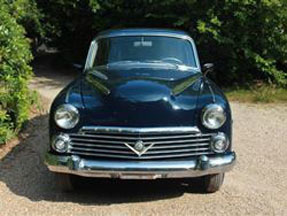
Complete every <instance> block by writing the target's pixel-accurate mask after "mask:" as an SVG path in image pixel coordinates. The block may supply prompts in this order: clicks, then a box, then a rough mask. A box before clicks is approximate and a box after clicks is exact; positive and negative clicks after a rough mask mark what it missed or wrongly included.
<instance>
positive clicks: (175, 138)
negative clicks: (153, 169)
mask: <svg viewBox="0 0 287 216" xmlns="http://www.w3.org/2000/svg"><path fill="white" fill-rule="evenodd" d="M212 135H214V134H202V133H200V131H199V130H198V129H197V128H195V127H176V128H171V127H167V128H140V129H137V128H118V127H84V128H82V129H81V130H80V132H79V133H77V134H70V138H71V143H70V148H69V153H71V154H74V155H86V156H95V157H103V158H118V159H136V160H144V159H151V160H152V159H164V158H180V157H189V156H198V155H207V154H212V153H213V152H212V151H211V149H210V145H209V143H210V138H211V136H212ZM139 140H141V141H143V143H144V145H145V146H149V145H151V144H153V145H152V147H151V148H150V149H148V150H147V151H146V152H145V153H144V154H142V155H141V156H138V155H137V154H136V153H135V152H133V151H132V150H131V149H130V148H129V147H128V146H127V145H126V144H128V145H130V146H134V145H135V143H136V142H137V141H139ZM125 143H126V144H125Z"/></svg>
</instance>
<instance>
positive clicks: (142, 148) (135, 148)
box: [124, 140, 154, 157]
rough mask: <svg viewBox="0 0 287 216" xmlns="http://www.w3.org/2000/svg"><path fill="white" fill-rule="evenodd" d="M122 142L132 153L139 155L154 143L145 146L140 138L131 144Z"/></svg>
mask: <svg viewBox="0 0 287 216" xmlns="http://www.w3.org/2000/svg"><path fill="white" fill-rule="evenodd" d="M124 144H125V145H126V146H127V147H128V148H129V149H131V150H132V151H133V152H134V153H136V154H137V155H138V156H139V157H140V156H142V155H143V154H144V153H146V152H147V151H148V150H149V149H150V148H151V147H153V145H154V143H151V144H150V145H148V146H146V145H145V144H144V142H143V141H142V140H138V141H136V142H135V144H134V145H133V146H132V145H130V144H128V143H124Z"/></svg>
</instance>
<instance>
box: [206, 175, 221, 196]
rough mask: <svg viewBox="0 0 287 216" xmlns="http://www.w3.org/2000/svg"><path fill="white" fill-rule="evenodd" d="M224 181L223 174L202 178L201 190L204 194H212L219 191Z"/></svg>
mask: <svg viewBox="0 0 287 216" xmlns="http://www.w3.org/2000/svg"><path fill="white" fill-rule="evenodd" d="M223 181H224V173H219V174H214V175H208V176H204V177H203V181H202V184H203V185H202V190H203V191H204V192H206V193H214V192H216V191H218V190H219V189H220V187H221V186H222V184H223Z"/></svg>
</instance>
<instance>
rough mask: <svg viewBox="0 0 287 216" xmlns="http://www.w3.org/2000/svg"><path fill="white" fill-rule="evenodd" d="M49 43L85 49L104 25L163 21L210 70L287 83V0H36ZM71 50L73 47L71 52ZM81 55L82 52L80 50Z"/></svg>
mask: <svg viewBox="0 0 287 216" xmlns="http://www.w3.org/2000/svg"><path fill="white" fill-rule="evenodd" d="M37 3H38V5H39V7H40V8H41V11H43V13H44V16H45V19H46V20H45V23H47V26H49V29H48V32H49V33H48V34H49V37H50V38H51V42H52V43H53V45H55V46H57V47H59V48H60V49H62V50H77V52H76V54H77V55H81V54H85V53H86V49H87V46H88V43H89V42H90V40H91V39H92V38H93V37H94V36H95V35H96V33H97V32H99V31H101V30H104V29H108V28H122V27H166V28H178V29H182V30H185V31H187V32H189V33H190V34H191V36H192V37H193V38H194V39H195V41H196V43H197V45H198V47H199V54H200V57H201V60H202V62H209V61H211V62H214V63H215V65H216V67H217V70H216V71H217V72H216V73H215V74H213V75H211V76H212V78H214V79H216V80H217V81H218V82H219V83H220V84H222V85H225V86H231V85H232V84H234V83H239V84H242V83H246V82H250V81H251V80H252V79H254V78H256V79H261V80H264V81H266V82H272V83H276V84H278V85H281V86H286V85H287V75H286V71H287V61H286V59H287V33H286V28H287V1H286V0H214V1H207V0H202V1H196V0H165V1H160V0H81V1H79V0H45V1H44V0H37ZM74 53H75V52H74ZM83 56H84V55H83Z"/></svg>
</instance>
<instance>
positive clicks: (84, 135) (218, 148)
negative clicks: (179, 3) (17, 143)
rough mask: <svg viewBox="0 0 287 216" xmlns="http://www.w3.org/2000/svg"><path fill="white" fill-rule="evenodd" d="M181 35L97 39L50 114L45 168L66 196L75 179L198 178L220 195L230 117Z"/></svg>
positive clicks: (135, 32) (139, 33) (147, 32)
mask: <svg viewBox="0 0 287 216" xmlns="http://www.w3.org/2000/svg"><path fill="white" fill-rule="evenodd" d="M212 70H213V64H211V63H209V64H205V65H203V67H201V66H200V62H199V58H198V55H197V51H196V46H195V43H194V41H193V40H192V38H191V37H190V36H189V35H188V34H187V33H185V32H182V31H176V30H164V29H121V30H110V31H105V32H102V33H100V34H99V35H98V36H97V37H96V38H95V39H94V40H93V41H92V42H91V45H90V49H89V52H88V56H87V60H86V63H85V66H84V67H83V70H82V73H81V74H80V75H79V77H78V78H77V79H76V80H74V81H73V82H72V83H70V84H69V85H68V86H67V87H66V88H64V89H63V90H62V91H61V93H60V94H59V95H58V96H57V97H56V99H55V100H54V102H53V104H52V107H51V111H50V122H49V124H50V148H49V151H48V152H47V154H46V158H45V163H46V164H47V166H48V168H49V170H51V171H52V172H56V173H57V174H58V176H59V177H58V178H59V182H60V183H61V185H62V186H63V187H64V188H65V189H71V187H72V183H73V181H71V177H72V176H74V175H78V176H83V177H96V178H98V177H100V178H102V177H103V178H120V179H158V178H197V180H198V182H199V186H200V187H201V188H202V190H203V191H205V192H215V191H217V190H218V189H219V188H220V186H221V185H222V183H223V180H224V173H225V172H227V171H229V170H230V169H231V168H232V167H233V165H234V163H235V159H236V155H235V153H234V152H233V151H232V145H231V144H232V116H231V110H230V106H229V103H228V101H227V99H226V97H225V96H224V94H223V93H222V91H221V90H220V89H219V88H218V87H217V86H216V85H215V84H214V83H213V82H212V81H211V80H209V79H208V78H207V77H206V74H207V73H208V72H210V71H212Z"/></svg>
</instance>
